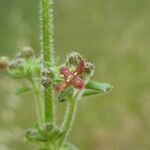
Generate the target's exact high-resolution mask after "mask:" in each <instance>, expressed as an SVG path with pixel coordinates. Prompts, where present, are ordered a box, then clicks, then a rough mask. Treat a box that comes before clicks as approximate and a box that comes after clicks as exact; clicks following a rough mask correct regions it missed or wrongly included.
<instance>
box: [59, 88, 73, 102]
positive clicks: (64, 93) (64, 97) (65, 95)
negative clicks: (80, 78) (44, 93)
mask: <svg viewBox="0 0 150 150" xmlns="http://www.w3.org/2000/svg"><path fill="white" fill-rule="evenodd" d="M71 93H72V88H68V89H66V90H63V91H62V92H61V93H59V94H58V96H57V99H58V101H59V102H64V101H66V100H67V99H68V96H69V95H70V94H71Z"/></svg>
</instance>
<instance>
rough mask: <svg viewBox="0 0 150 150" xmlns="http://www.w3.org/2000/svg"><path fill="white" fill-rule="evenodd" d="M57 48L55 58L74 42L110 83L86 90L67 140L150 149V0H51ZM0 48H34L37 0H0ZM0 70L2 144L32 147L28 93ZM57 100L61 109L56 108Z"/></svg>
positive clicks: (114, 149) (86, 146)
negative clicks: (107, 89)
mask: <svg viewBox="0 0 150 150" xmlns="http://www.w3.org/2000/svg"><path fill="white" fill-rule="evenodd" d="M54 7H55V14H54V15H55V49H56V54H57V56H59V57H60V60H63V57H64V56H65V55H66V54H67V53H68V52H69V51H72V50H78V51H79V52H80V53H82V54H83V55H85V56H86V57H88V60H91V61H92V62H94V63H95V65H96V71H95V76H94V77H93V79H94V80H95V79H96V80H99V81H100V82H109V83H112V84H113V85H114V86H115V88H114V89H113V91H112V92H111V93H110V94H108V95H105V96H93V97H90V98H86V97H85V98H84V99H83V100H82V101H81V102H80V105H79V109H78V114H77V119H76V122H75V124H74V127H73V131H72V133H71V135H70V137H69V138H70V141H71V142H72V143H74V144H75V145H77V146H78V147H79V148H80V149H81V150H100V149H102V150H120V149H121V150H149V149H150V142H149V141H150V117H149V114H150V109H149V108H150V79H149V74H150V69H149V64H150V57H149V56H150V50H149V49H150V42H149V41H150V28H149V27H150V19H149V18H150V9H149V8H150V1H149V0H61V1H58V0H55V5H54ZM0 19H1V20H0V33H1V35H0V55H9V56H12V55H13V54H14V53H15V52H16V51H18V50H20V48H21V47H23V46H32V47H33V48H34V49H35V51H36V54H39V51H40V47H39V25H38V0H32V1H31V0H25V1H23V0H11V1H10V0H1V1H0ZM24 84H27V83H22V85H21V84H20V83H19V82H14V81H12V80H11V79H8V77H6V76H4V74H2V72H0V103H1V104H0V150H20V149H21V150H26V149H28V150H31V149H36V148H34V145H30V144H26V142H25V141H24V140H23V137H24V129H25V128H27V127H30V126H32V125H33V120H34V119H35V111H34V101H33V97H32V95H31V93H26V94H24V96H23V97H22V96H19V97H17V96H15V95H13V94H14V92H15V90H16V89H18V88H20V87H23V85H24ZM59 105H60V109H59V110H60V111H59V110H58V111H57V112H58V113H59V114H61V113H62V111H61V110H62V107H63V106H62V105H63V104H59Z"/></svg>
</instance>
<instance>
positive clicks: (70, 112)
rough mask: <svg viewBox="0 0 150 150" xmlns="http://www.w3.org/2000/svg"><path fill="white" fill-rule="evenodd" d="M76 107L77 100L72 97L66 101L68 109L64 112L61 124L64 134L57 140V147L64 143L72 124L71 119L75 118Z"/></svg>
mask: <svg viewBox="0 0 150 150" xmlns="http://www.w3.org/2000/svg"><path fill="white" fill-rule="evenodd" d="M76 107H77V100H76V99H74V98H72V99H71V100H70V101H69V102H68V109H67V112H66V116H65V119H64V122H63V125H62V131H64V132H65V134H64V136H63V137H62V138H61V139H60V140H59V142H58V145H59V147H61V146H62V144H63V143H64V141H65V139H66V137H67V136H68V134H69V132H70V130H71V127H72V124H73V120H74V118H75V114H76Z"/></svg>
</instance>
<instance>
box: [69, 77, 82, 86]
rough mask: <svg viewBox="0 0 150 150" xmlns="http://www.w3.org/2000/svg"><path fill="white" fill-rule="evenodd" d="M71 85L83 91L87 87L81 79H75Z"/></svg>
mask: <svg viewBox="0 0 150 150" xmlns="http://www.w3.org/2000/svg"><path fill="white" fill-rule="evenodd" d="M71 84H72V85H73V86H74V87H75V88H77V89H83V88H84V87H85V83H84V81H83V80H82V79H81V78H79V77H75V78H74V79H73V80H71Z"/></svg>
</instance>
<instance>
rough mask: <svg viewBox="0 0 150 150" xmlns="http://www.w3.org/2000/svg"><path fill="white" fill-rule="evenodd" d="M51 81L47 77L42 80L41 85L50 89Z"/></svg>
mask: <svg viewBox="0 0 150 150" xmlns="http://www.w3.org/2000/svg"><path fill="white" fill-rule="evenodd" d="M51 83H52V82H51V80H50V79H49V78H46V77H42V79H41V84H42V85H43V86H44V87H45V88H48V87H50V85H51Z"/></svg>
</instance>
